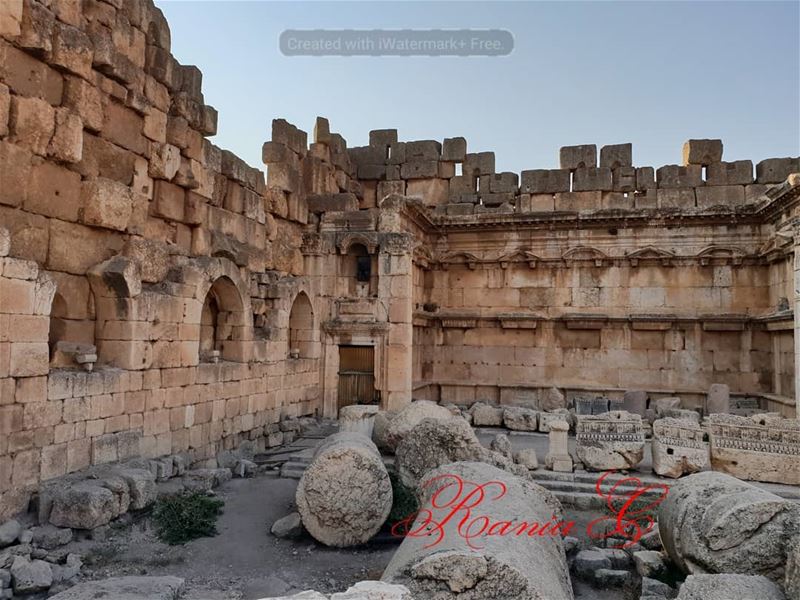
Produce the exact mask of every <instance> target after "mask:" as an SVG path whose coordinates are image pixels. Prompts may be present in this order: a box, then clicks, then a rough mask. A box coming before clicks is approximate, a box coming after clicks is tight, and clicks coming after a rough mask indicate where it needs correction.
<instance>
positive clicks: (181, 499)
mask: <svg viewBox="0 0 800 600" xmlns="http://www.w3.org/2000/svg"><path fill="white" fill-rule="evenodd" d="M224 504H225V502H223V501H222V500H219V499H217V498H212V497H210V496H206V495H205V494H200V493H193V494H185V495H182V496H172V497H170V498H164V499H163V500H159V501H158V502H157V503H156V507H155V509H154V511H153V519H154V520H155V523H156V534H157V535H158V538H159V539H160V540H161V541H162V542H165V543H167V544H170V545H175V544H185V543H186V542H188V541H190V540H194V539H197V538H201V537H211V536H215V535H217V517H218V516H219V515H220V513H221V512H222V507H223V506H224Z"/></svg>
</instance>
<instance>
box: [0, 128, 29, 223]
mask: <svg viewBox="0 0 800 600" xmlns="http://www.w3.org/2000/svg"><path fill="white" fill-rule="evenodd" d="M32 158H33V155H32V154H31V153H30V151H29V150H27V149H25V148H22V147H20V146H17V145H16V144H12V143H10V142H7V141H0V164H2V165H3V168H2V169H0V204H6V205H8V206H19V205H20V204H22V203H23V201H24V200H25V198H26V197H27V195H28V179H29V173H30V170H31V159H32ZM6 226H8V225H6Z"/></svg>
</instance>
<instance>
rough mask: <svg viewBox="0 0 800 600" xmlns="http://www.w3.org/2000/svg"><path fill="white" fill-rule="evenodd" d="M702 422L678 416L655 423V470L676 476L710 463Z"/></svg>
mask: <svg viewBox="0 0 800 600" xmlns="http://www.w3.org/2000/svg"><path fill="white" fill-rule="evenodd" d="M705 440H706V434H705V432H703V430H702V429H701V428H700V425H699V424H698V423H696V422H694V421H689V420H681V419H675V418H669V417H667V418H664V419H658V420H657V421H655V422H654V423H653V448H652V451H653V470H654V471H655V472H656V473H657V474H659V475H662V476H664V477H673V478H675V479H677V478H678V477H681V476H683V475H689V474H691V473H697V472H699V471H701V470H702V469H703V467H705V466H706V464H708V458H709V453H708V442H707V441H705Z"/></svg>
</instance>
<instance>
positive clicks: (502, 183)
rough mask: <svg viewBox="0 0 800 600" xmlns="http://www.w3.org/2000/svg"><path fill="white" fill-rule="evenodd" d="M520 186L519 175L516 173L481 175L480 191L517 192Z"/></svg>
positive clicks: (493, 192)
mask: <svg viewBox="0 0 800 600" xmlns="http://www.w3.org/2000/svg"><path fill="white" fill-rule="evenodd" d="M518 186H519V176H518V175H517V174H516V173H510V172H504V173H493V174H491V175H484V176H482V177H480V191H481V193H482V194H483V193H484V192H490V193H492V194H503V193H509V192H511V193H515V192H516V191H517V188H518Z"/></svg>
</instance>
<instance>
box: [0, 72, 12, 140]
mask: <svg viewBox="0 0 800 600" xmlns="http://www.w3.org/2000/svg"><path fill="white" fill-rule="evenodd" d="M10 116H11V94H10V93H9V91H8V86H7V85H4V84H2V83H0V138H2V137H5V136H6V135H8V120H9V117H10Z"/></svg>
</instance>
